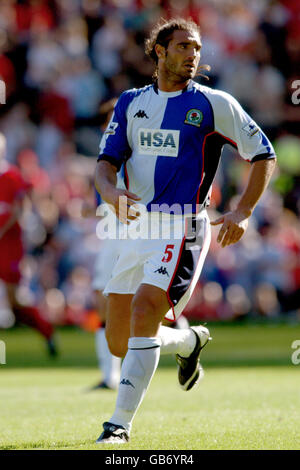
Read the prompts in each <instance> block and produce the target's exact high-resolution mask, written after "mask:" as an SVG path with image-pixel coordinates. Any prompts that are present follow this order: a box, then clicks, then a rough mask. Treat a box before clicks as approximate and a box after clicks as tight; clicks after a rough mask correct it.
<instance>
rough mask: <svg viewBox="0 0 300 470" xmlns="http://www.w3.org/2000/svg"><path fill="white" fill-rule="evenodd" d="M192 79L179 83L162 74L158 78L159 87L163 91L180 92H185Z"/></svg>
mask: <svg viewBox="0 0 300 470" xmlns="http://www.w3.org/2000/svg"><path fill="white" fill-rule="evenodd" d="M189 81H190V79H187V80H185V81H184V82H177V81H175V80H170V79H169V78H168V79H167V78H165V77H163V76H162V74H160V75H159V76H158V78H157V85H158V88H159V90H161V91H179V90H183V89H184V88H185V87H187V85H188V84H189Z"/></svg>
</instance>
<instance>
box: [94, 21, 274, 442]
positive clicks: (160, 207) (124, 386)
mask: <svg viewBox="0 0 300 470" xmlns="http://www.w3.org/2000/svg"><path fill="white" fill-rule="evenodd" d="M200 50H201V37H200V31H199V28H198V26H197V25H196V24H195V23H193V22H191V21H185V20H181V19H179V20H170V21H169V22H165V23H162V24H158V25H157V26H156V27H155V28H154V29H153V31H152V32H151V34H150V38H149V39H148V41H147V42H146V52H147V53H148V55H149V56H150V57H152V58H153V59H154V61H155V64H156V69H155V73H154V82H153V84H151V85H148V86H146V87H144V88H141V89H132V90H128V91H126V92H124V93H123V94H122V95H121V96H120V98H119V100H118V103H117V104H116V106H115V110H114V114H113V116H112V119H111V121H110V123H109V125H108V128H107V131H106V133H105V134H104V136H103V138H102V142H101V148H100V155H99V159H98V163H97V168H96V176H95V178H96V180H95V181H96V187H97V188H98V190H99V192H100V194H101V196H102V198H103V199H104V200H105V201H107V202H108V203H109V204H111V205H112V206H113V207H114V208H115V211H116V213H117V215H118V217H119V218H120V220H122V221H123V222H124V223H125V224H129V225H128V234H129V237H128V239H127V240H125V243H124V244H123V247H122V251H121V252H120V255H119V258H118V261H117V264H116V266H115V269H114V271H113V275H112V278H111V279H110V281H109V282H108V284H107V286H106V288H105V291H104V293H105V294H107V295H108V303H109V308H108V317H107V322H106V336H107V340H108V344H109V347H110V350H111V351H112V353H113V354H115V355H117V356H120V357H124V361H123V364H122V368H121V382H120V385H119V389H118V397H117V401H116V407H115V410H114V413H113V414H112V416H111V417H110V419H109V420H108V421H107V422H105V423H104V424H103V428H104V430H103V432H102V434H101V435H100V437H99V438H98V440H97V442H98V443H120V444H121V443H125V442H127V441H128V440H129V435H130V431H131V427H132V421H133V418H134V416H135V413H136V411H137V409H138V407H139V405H140V404H141V402H142V400H143V398H144V395H145V393H146V391H147V389H148V386H149V384H150V381H151V378H152V376H153V374H154V372H155V370H156V368H157V364H158V360H159V357H160V354H175V355H176V359H177V362H178V366H179V367H178V379H179V383H180V385H181V387H182V388H183V390H186V391H187V390H190V389H191V388H192V387H193V386H194V385H195V383H197V382H198V381H199V378H200V377H201V375H202V374H201V372H202V370H201V365H200V361H199V356H200V352H201V350H202V348H203V347H204V346H205V345H206V344H207V342H208V339H209V331H208V329H207V328H205V327H203V326H201V325H200V326H196V327H192V328H189V329H183V330H174V329H172V328H168V327H165V326H162V325H161V322H162V319H163V318H164V317H167V318H169V319H173V318H175V317H176V316H178V315H179V314H180V313H181V311H182V310H183V308H184V306H185V305H186V303H187V302H188V300H189V298H190V296H191V294H192V291H193V289H194V287H195V285H196V283H197V280H198V278H199V276H200V272H201V268H202V266H203V263H204V260H205V256H206V254H207V251H208V248H209V243H210V222H209V220H208V216H207V212H206V210H205V207H206V206H207V205H208V202H209V193H210V188H211V185H212V182H213V179H214V176H215V173H216V170H217V167H218V163H219V160H220V157H221V151H222V147H223V145H224V144H226V143H229V144H230V145H232V146H234V147H235V148H237V149H238V151H239V154H240V155H241V157H242V158H243V159H245V160H246V161H248V162H251V171H250V174H249V179H248V182H247V184H246V187H245V189H244V192H243V194H242V195H241V197H240V199H239V201H238V203H237V206H236V208H235V209H234V210H232V211H230V212H228V213H226V214H224V215H223V216H222V217H220V218H219V219H217V220H215V221H214V222H211V224H213V225H218V224H220V225H221V228H220V231H219V234H218V238H217V240H218V242H219V243H220V244H221V246H222V247H226V246H228V245H230V244H231V243H236V242H238V241H239V240H240V238H241V237H242V235H243V234H244V232H245V230H246V229H247V225H248V219H249V217H250V216H251V214H252V212H253V209H254V207H255V205H256V204H257V202H258V200H259V198H260V196H261V195H262V193H263V191H264V190H265V188H266V186H267V184H268V182H269V180H270V177H271V174H272V171H273V169H274V165H275V158H276V157H275V154H274V150H273V148H272V145H271V144H270V142H269V141H268V139H267V137H266V136H265V134H264V133H263V132H262V130H261V129H260V128H259V127H258V126H257V124H256V123H255V122H254V121H253V120H252V119H251V118H250V117H249V116H248V114H247V113H246V112H245V111H244V110H243V109H242V108H241V106H240V105H239V103H238V102H237V101H236V100H235V99H234V98H233V97H232V96H230V95H229V94H227V93H224V92H222V91H218V90H213V89H211V88H208V87H206V86H202V85H199V84H198V83H196V82H195V81H193V78H194V77H195V76H196V74H197V71H198V70H199V68H198V67H199V60H200ZM124 162H125V168H126V175H127V190H121V189H117V188H116V186H115V184H116V173H117V171H118V169H119V168H120V166H121V164H123V163H124ZM121 196H123V197H124V196H125V197H126V198H127V205H124V204H122V203H121V201H122V198H121V199H119V198H120V197H121ZM137 203H139V206H138V207H139V209H138V211H139V213H140V216H139V218H137V217H138V214H137ZM143 207H144V208H145V210H144V211H142V208H143ZM136 224H140V233H141V234H142V235H145V236H141V238H140V239H138V240H137V239H133V238H134V236H132V237H131V238H130V233H131V232H132V233H133V230H134V228H135V226H136ZM149 225H150V226H151V234H153V233H154V234H155V236H152V238H151V237H148V238H147V237H146V234H147V233H148V232H149ZM167 229H170V230H169V231H170V236H169V238H168V239H165V238H164V237H161V238H159V237H157V236H156V234H157V233H165V232H166V231H167ZM159 231H160V232H159ZM174 234H175V235H174Z"/></svg>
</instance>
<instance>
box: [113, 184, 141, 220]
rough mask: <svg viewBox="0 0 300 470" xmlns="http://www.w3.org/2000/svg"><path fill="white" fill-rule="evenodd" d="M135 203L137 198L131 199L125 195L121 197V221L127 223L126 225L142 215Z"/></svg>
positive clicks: (119, 210) (119, 213) (119, 211)
mask: <svg viewBox="0 0 300 470" xmlns="http://www.w3.org/2000/svg"><path fill="white" fill-rule="evenodd" d="M128 193H129V192H128ZM129 194H132V193H129ZM134 196H135V197H136V198H137V199H140V198H139V197H138V196H136V195H134ZM135 205H136V201H135V200H132V199H129V198H128V197H127V196H125V195H123V196H120V197H119V207H118V217H119V219H120V221H121V222H123V223H125V224H126V225H129V223H130V221H132V220H135V219H137V218H138V217H139V216H140V212H139V210H138V207H135Z"/></svg>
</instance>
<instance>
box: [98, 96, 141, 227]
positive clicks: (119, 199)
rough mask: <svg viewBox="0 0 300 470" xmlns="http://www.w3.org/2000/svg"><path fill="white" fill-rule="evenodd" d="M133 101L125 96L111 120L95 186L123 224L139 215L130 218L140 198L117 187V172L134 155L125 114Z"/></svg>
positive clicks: (122, 97)
mask: <svg viewBox="0 0 300 470" xmlns="http://www.w3.org/2000/svg"><path fill="white" fill-rule="evenodd" d="M130 100H131V94H130V92H125V93H123V94H122V95H121V96H120V98H119V100H118V102H117V104H116V106H115V108H114V112H113V115H112V117H111V120H110V122H109V124H108V126H107V129H106V130H105V132H104V135H103V137H102V140H101V143H100V154H99V157H98V162H97V167H96V175H95V186H96V189H97V191H98V192H99V193H100V195H101V197H102V199H103V200H104V201H106V202H107V203H108V204H110V205H111V206H112V208H113V209H114V211H115V212H116V215H117V217H118V218H119V219H120V221H121V222H123V223H125V224H129V221H130V220H134V219H136V217H137V214H134V213H131V214H130V215H129V213H128V212H129V209H130V206H132V205H133V204H135V203H136V202H137V201H139V200H140V198H139V197H138V196H137V195H136V194H133V193H131V192H129V191H127V190H126V189H118V188H116V184H117V172H118V171H119V170H120V168H121V166H122V163H123V162H124V161H125V159H126V157H128V155H130V154H131V148H130V146H129V143H128V139H127V117H126V111H127V107H128V105H129V103H130Z"/></svg>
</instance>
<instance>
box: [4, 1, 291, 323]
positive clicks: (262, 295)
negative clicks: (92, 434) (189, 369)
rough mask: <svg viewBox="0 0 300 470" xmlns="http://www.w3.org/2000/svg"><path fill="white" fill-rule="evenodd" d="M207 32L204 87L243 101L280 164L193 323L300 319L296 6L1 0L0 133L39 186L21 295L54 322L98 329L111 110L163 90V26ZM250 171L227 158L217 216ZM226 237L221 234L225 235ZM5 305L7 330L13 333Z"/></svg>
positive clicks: (29, 211)
mask: <svg viewBox="0 0 300 470" xmlns="http://www.w3.org/2000/svg"><path fill="white" fill-rule="evenodd" d="M174 16H181V17H186V18H187V17H191V18H192V19H194V20H195V21H196V22H198V23H199V24H200V25H201V31H202V42H203V49H202V54H201V55H202V58H201V62H202V63H207V64H210V65H211V67H212V70H211V72H210V73H209V77H210V80H209V81H208V82H207V83H206V82H205V80H204V79H201V80H202V83H203V84H204V85H205V84H207V85H208V86H213V87H217V88H220V89H223V90H225V91H228V92H229V93H231V94H233V95H234V96H235V97H236V98H237V99H238V100H239V101H240V102H241V104H242V105H243V107H244V108H245V109H246V110H247V111H248V112H249V113H250V115H251V116H252V117H253V118H254V119H255V120H256V121H257V122H258V123H259V124H260V125H261V126H262V128H263V129H264V130H265V131H266V133H267V135H268V136H269V137H270V138H271V140H272V142H273V144H274V147H275V149H276V152H277V155H278V162H279V166H278V169H277V171H276V173H275V175H274V178H273V182H272V184H271V186H270V188H269V189H268V190H267V192H266V194H265V195H264V196H263V198H262V200H261V202H260V203H259V205H258V207H257V208H256V210H255V212H254V215H253V217H252V218H251V223H250V227H249V230H248V233H247V234H246V235H245V236H244V238H243V240H242V241H241V242H240V243H238V244H237V245H233V246H230V247H227V248H226V249H221V248H220V247H219V246H218V245H217V243H216V242H215V237H214V240H213V243H212V246H211V249H210V253H209V255H208V258H207V261H206V263H205V267H204V270H203V274H202V276H201V281H200V282H199V285H198V288H197V290H196V292H195V294H194V296H193V298H192V301H191V302H190V304H189V306H188V309H187V310H186V311H185V313H186V315H187V316H188V317H189V318H190V319H192V320H197V321H198V320H217V321H218V320H225V321H229V320H234V319H241V318H245V319H246V318H247V319H250V320H251V319H253V320H257V319H267V321H269V320H270V321H271V320H272V319H273V320H276V319H285V318H287V319H293V320H296V321H297V319H299V307H300V290H299V289H300V256H299V254H300V223H299V211H300V202H299V195H300V145H299V143H300V140H299V136H298V134H299V121H300V107H299V105H298V106H297V105H296V104H293V102H292V94H293V92H294V91H295V90H294V89H293V88H292V84H293V83H294V82H295V80H297V79H299V76H300V75H299V69H297V66H298V64H299V58H300V7H299V2H297V1H296V0H295V1H293V0H280V1H279V0H278V1H263V0H253V1H251V2H246V1H238V0H236V1H235V0H231V1H229V0H224V1H222V2H220V1H201V0H198V1H197V0H194V1H189V0H172V1H159V0H149V1H146V0H106V1H105V0H102V1H101V0H72V1H71V0H56V1H50V0H31V1H21V0H19V1H16V0H3V1H1V3H0V78H2V80H4V81H5V83H6V89H7V102H6V104H5V105H1V107H0V131H1V132H3V133H4V134H5V136H6V138H7V144H8V146H7V158H8V160H9V161H10V162H12V163H14V164H17V165H18V166H19V167H20V169H21V171H22V173H23V175H24V177H25V178H26V179H27V180H29V181H30V182H31V183H32V185H33V193H32V201H31V202H28V203H27V205H26V209H25V212H24V216H23V219H22V228H23V230H24V235H25V240H26V246H27V256H26V258H25V260H24V262H23V263H22V274H23V280H22V284H21V286H20V289H19V295H20V298H21V299H22V301H23V302H29V303H30V302H32V301H34V302H37V303H38V304H39V305H40V307H41V310H42V312H43V314H44V315H45V316H46V317H47V318H48V319H50V320H51V322H53V323H54V324H55V325H60V326H62V325H80V326H82V327H84V328H87V329H93V328H94V327H95V323H96V322H97V320H96V317H95V315H94V314H93V313H91V312H92V311H93V309H94V305H93V294H92V290H91V276H92V270H93V260H94V258H95V253H96V252H97V250H98V249H101V243H100V242H99V240H98V239H97V238H96V234H95V227H96V221H93V220H85V219H82V218H81V217H80V210H81V206H82V203H83V201H90V202H92V201H93V197H94V195H93V171H94V167H95V157H96V156H97V149H98V145H99V140H100V124H101V117H100V116H99V107H100V105H101V103H102V102H103V101H105V100H107V99H109V98H112V97H116V96H118V95H119V94H120V93H121V92H122V91H123V90H124V89H127V88H130V87H140V86H143V85H145V84H147V83H149V81H150V80H151V74H152V71H153V66H152V63H151V62H150V61H149V60H148V59H147V58H146V57H145V55H144V50H143V46H144V39H145V37H146V36H147V34H148V32H149V30H150V28H151V26H152V25H153V24H154V23H155V22H156V21H157V20H158V19H159V18H161V17H164V18H170V17H174ZM248 170H249V167H248V165H247V164H245V163H244V162H243V161H241V160H239V158H238V157H237V155H236V154H235V152H234V151H233V150H232V149H230V148H229V147H228V146H226V147H225V150H224V153H223V158H222V164H221V168H220V171H219V172H218V177H217V180H216V183H215V185H214V191H213V201H212V206H211V211H212V216H214V214H213V212H214V211H216V210H218V211H221V212H222V211H224V210H227V209H228V207H230V205H231V204H232V203H234V194H236V193H240V191H241V190H242V188H243V186H244V183H245V179H246V177H247V172H248ZM215 234H216V230H214V235H215ZM13 321H14V320H13V317H12V315H11V314H10V313H9V312H8V310H7V307H6V306H5V298H4V296H3V294H2V296H1V314H0V326H1V327H3V328H6V327H9V326H11V325H12V324H13Z"/></svg>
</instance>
